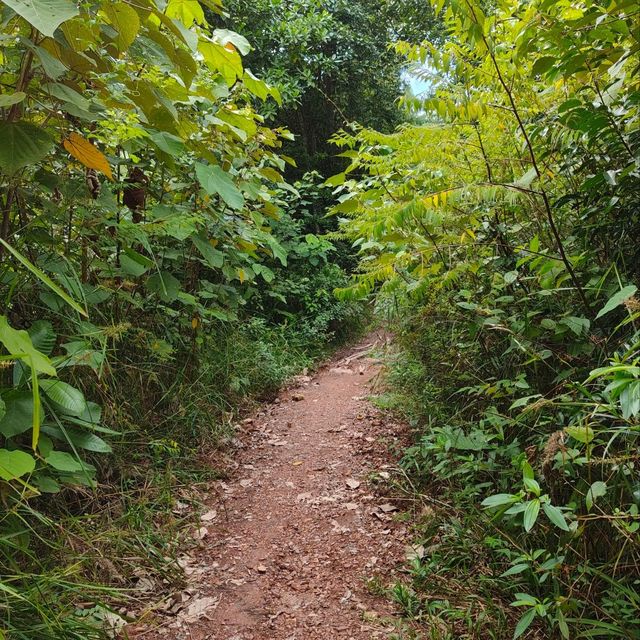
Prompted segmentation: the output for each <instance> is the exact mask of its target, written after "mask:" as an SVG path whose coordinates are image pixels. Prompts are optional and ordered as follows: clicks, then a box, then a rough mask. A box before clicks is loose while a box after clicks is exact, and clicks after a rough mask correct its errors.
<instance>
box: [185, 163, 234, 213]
mask: <svg viewBox="0 0 640 640" xmlns="http://www.w3.org/2000/svg"><path fill="white" fill-rule="evenodd" d="M196 175H197V176H198V181H199V182H200V184H201V185H202V188H203V189H204V190H205V191H206V192H207V193H208V194H209V195H216V194H217V195H219V196H220V197H221V198H222V199H223V200H224V201H225V202H226V203H227V204H228V205H229V206H230V207H231V208H232V209H242V208H243V207H244V197H243V195H242V193H240V190H239V189H238V187H236V185H235V184H234V183H233V180H232V179H231V178H230V177H229V174H228V173H226V172H225V171H223V169H222V167H220V166H218V165H210V164H202V163H201V162H197V163H196Z"/></svg>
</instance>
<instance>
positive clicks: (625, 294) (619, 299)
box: [596, 285, 638, 320]
mask: <svg viewBox="0 0 640 640" xmlns="http://www.w3.org/2000/svg"><path fill="white" fill-rule="evenodd" d="M637 290H638V287H636V286H634V285H629V286H628V287H624V288H623V289H620V291H618V292H616V293H614V294H613V295H612V296H611V297H610V298H609V300H608V301H607V304H605V305H604V307H602V309H600V311H598V315H597V316H596V320H597V319H598V318H601V317H602V316H604V315H605V314H607V313H609V312H610V311H613V310H614V309H615V308H616V307H619V306H620V305H621V304H622V303H623V302H624V301H625V300H628V299H629V298H630V297H631V296H633V295H635V293H636V291H637Z"/></svg>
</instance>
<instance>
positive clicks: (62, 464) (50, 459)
mask: <svg viewBox="0 0 640 640" xmlns="http://www.w3.org/2000/svg"><path fill="white" fill-rule="evenodd" d="M45 462H46V463H47V464H48V465H49V466H51V467H53V468H54V469H57V470H58V471H66V472H68V473H76V472H78V471H84V470H85V469H86V466H85V465H84V464H83V463H82V462H80V461H79V460H78V459H77V458H74V457H73V456H72V455H71V454H69V453H66V452H64V451H52V452H51V453H50V454H49V455H48V456H47V457H46V458H45Z"/></svg>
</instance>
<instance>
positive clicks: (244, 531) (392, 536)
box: [135, 336, 406, 640]
mask: <svg viewBox="0 0 640 640" xmlns="http://www.w3.org/2000/svg"><path fill="white" fill-rule="evenodd" d="M380 340H381V338H377V337H375V336H374V337H369V339H368V340H367V341H366V342H365V343H362V344H361V345H359V346H358V347H356V348H354V349H352V350H351V351H349V352H347V353H342V354H341V355H340V356H338V357H336V358H335V359H334V360H333V362H331V363H330V364H328V365H326V366H325V367H323V368H322V369H321V370H320V371H319V373H317V374H316V375H314V376H313V377H303V378H301V381H300V384H299V385H298V386H297V387H296V388H292V389H290V390H288V391H286V392H283V393H282V394H281V396H280V397H279V398H278V399H277V400H276V401H275V402H274V403H272V404H270V405H268V406H264V407H263V408H262V410H261V411H259V412H258V413H257V414H256V415H255V416H254V417H253V418H248V419H247V420H245V421H244V422H243V423H242V428H241V430H240V431H241V433H240V434H239V441H240V443H241V444H240V443H239V449H240V450H239V451H238V455H237V456H236V460H237V463H238V466H237V469H236V471H235V472H234V473H233V474H232V477H231V478H230V479H227V480H226V481H224V482H217V483H216V489H217V491H216V493H217V497H214V496H213V495H212V499H211V502H210V511H208V512H207V513H205V514H204V516H203V521H202V527H201V529H200V531H199V532H198V536H199V537H201V541H200V546H199V548H198V549H196V550H195V551H194V552H191V554H190V555H189V556H185V558H183V561H184V563H185V569H186V573H187V575H188V576H189V578H188V579H189V584H188V585H187V588H186V589H185V591H184V592H183V593H182V594H181V597H180V599H179V601H178V602H177V604H176V605H174V606H172V607H171V609H170V610H169V611H166V612H164V613H162V614H159V615H157V616H156V623H157V625H158V626H156V627H155V628H151V629H150V628H149V627H147V629H146V630H145V631H143V632H142V633H139V634H137V635H135V637H136V638H142V637H144V638H145V639H146V638H161V637H166V638H176V639H182V638H184V639H189V640H372V639H374V638H387V637H388V635H389V632H390V631H392V629H390V627H389V623H388V622H387V621H386V620H388V618H387V615H388V614H389V613H390V611H389V605H388V603H387V602H385V599H384V597H380V596H377V595H375V593H376V589H375V588H372V585H373V586H375V585H376V584H385V585H386V584H388V582H389V580H390V579H391V575H390V574H391V572H392V571H393V570H394V568H395V567H396V566H397V565H398V564H399V562H400V561H401V559H402V556H403V553H404V539H405V534H406V531H405V528H404V526H403V525H402V524H401V523H399V522H397V521H396V519H394V517H393V516H394V512H395V506H394V505H393V504H391V503H390V502H389V500H388V499H387V498H385V497H384V496H383V495H381V494H380V493H379V492H377V491H376V487H377V486H383V485H384V484H385V483H384V482H379V481H378V480H379V479H380V478H385V477H388V472H386V471H385V470H384V469H385V466H386V463H387V462H388V460H387V458H388V455H389V454H388V451H389V445H390V444H391V443H392V442H393V441H394V440H395V439H398V438H400V437H401V436H400V434H399V433H398V431H399V430H400V428H401V427H399V426H398V425H397V424H393V423H390V422H386V421H385V420H383V419H382V416H381V415H380V413H379V412H378V410H377V409H376V408H375V407H374V406H373V405H372V404H371V403H370V402H369V401H368V400H367V395H368V394H369V393H370V389H371V385H372V383H374V381H375V379H376V376H377V374H378V372H379V365H378V364H377V363H376V362H375V361H374V360H373V359H372V358H371V357H370V355H369V350H370V349H371V347H372V343H374V342H378V344H380ZM380 473H381V475H380ZM377 479H378V480H377Z"/></svg>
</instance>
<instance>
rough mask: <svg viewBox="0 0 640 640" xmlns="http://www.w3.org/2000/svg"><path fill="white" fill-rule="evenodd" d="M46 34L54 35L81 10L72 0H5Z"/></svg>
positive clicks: (4, 0)
mask: <svg viewBox="0 0 640 640" xmlns="http://www.w3.org/2000/svg"><path fill="white" fill-rule="evenodd" d="M3 2H4V3H5V4H6V5H8V6H9V7H11V8H12V9H13V10H14V11H15V12H16V13H17V14H19V15H21V16H22V17H23V18H24V19H25V20H26V21H27V22H28V23H29V24H30V25H33V26H34V27H35V28H36V29H37V30H38V31H40V32H41V33H43V34H44V35H45V36H49V37H51V38H52V37H53V34H54V32H55V30H56V29H57V28H58V27H59V26H60V25H61V24H62V23H63V22H65V21H66V20H69V19H70V18H73V17H74V16H77V15H78V13H79V11H78V7H77V6H76V4H75V2H71V0H3Z"/></svg>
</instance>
